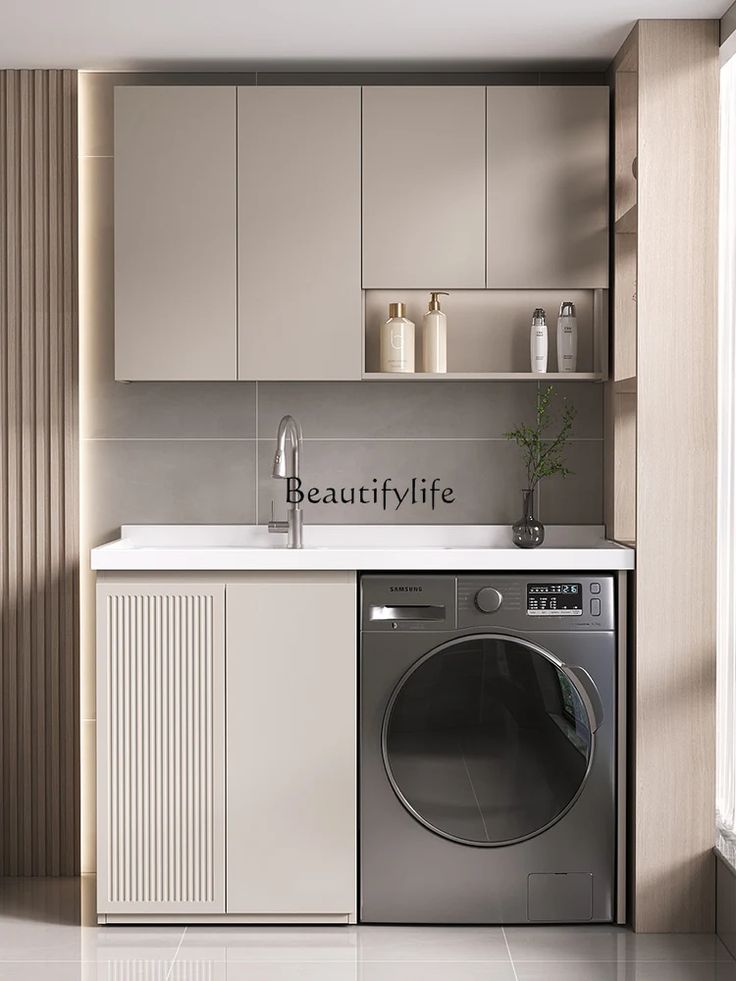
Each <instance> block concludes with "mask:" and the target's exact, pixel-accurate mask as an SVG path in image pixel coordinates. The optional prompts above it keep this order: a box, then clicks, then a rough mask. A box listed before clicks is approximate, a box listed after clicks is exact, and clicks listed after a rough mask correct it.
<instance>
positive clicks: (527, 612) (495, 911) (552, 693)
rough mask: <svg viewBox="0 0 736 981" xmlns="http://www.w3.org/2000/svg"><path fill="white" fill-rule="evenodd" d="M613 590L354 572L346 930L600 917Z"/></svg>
mask: <svg viewBox="0 0 736 981" xmlns="http://www.w3.org/2000/svg"><path fill="white" fill-rule="evenodd" d="M614 586H615V582H614V578H613V576H612V575H605V574H601V575H591V574H590V573H586V574H584V575H575V574H567V573H566V574H564V575H557V574H540V575H529V574H517V575H494V574H488V575H479V574H467V575H465V574H457V575H451V574H433V575H405V574H396V575H389V574H386V575H378V574H376V575H364V576H362V577H361V643H360V662H361V663H360V892H361V898H360V910H361V912H360V915H361V920H362V922H364V923H448V924H451V923H455V924H473V923H475V924H478V923H486V924H492V923H532V922H546V923H582V922H600V923H605V922H610V921H612V920H613V918H614V902H615V898H616V897H615V886H616V871H615V870H616V831H617V820H616V747H617V714H616V681H617V645H616V615H615V613H616V611H615V588H614Z"/></svg>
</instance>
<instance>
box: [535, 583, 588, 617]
mask: <svg viewBox="0 0 736 981" xmlns="http://www.w3.org/2000/svg"><path fill="white" fill-rule="evenodd" d="M526 612H527V614H528V615H529V616H530V617H581V616H582V615H583V586H582V583H579V582H550V583H539V582H530V583H527V587H526Z"/></svg>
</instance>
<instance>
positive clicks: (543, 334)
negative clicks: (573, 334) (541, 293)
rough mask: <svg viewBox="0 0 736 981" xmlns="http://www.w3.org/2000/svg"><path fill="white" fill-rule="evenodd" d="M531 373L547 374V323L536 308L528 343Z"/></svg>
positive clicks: (539, 309)
mask: <svg viewBox="0 0 736 981" xmlns="http://www.w3.org/2000/svg"><path fill="white" fill-rule="evenodd" d="M530 353H531V362H532V371H533V372H534V373H535V374H538V375H544V374H546V373H547V321H546V320H545V312H544V310H543V309H542V308H541V307H537V309H536V310H535V311H534V316H533V317H532V333H531V343H530Z"/></svg>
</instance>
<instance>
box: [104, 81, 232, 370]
mask: <svg viewBox="0 0 736 981" xmlns="http://www.w3.org/2000/svg"><path fill="white" fill-rule="evenodd" d="M234 120H235V89H234V88H231V87H221V86H220V87H204V86H201V87H200V86H196V87H194V86H191V87H190V86H177V87H168V86H151V87H149V86H139V87H126V88H118V89H116V91H115V377H116V378H117V379H122V380H156V379H163V380H174V381H175V380H187V379H195V380H209V379H212V380H220V379H225V380H226V379H235V377H236V361H237V358H236V346H237V328H236V308H237V304H236V241H235V236H236V214H235V212H236V183H235V125H234Z"/></svg>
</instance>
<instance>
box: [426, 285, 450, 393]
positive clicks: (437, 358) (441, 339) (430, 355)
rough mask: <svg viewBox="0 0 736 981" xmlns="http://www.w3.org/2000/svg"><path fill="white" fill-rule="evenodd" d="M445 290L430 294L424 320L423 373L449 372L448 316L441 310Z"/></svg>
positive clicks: (447, 294)
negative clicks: (441, 300) (441, 299)
mask: <svg viewBox="0 0 736 981" xmlns="http://www.w3.org/2000/svg"><path fill="white" fill-rule="evenodd" d="M449 295H450V294H449V293H447V292H446V291H445V290H435V291H434V292H433V293H430V294H429V310H428V311H427V312H426V313H425V314H424V317H423V320H422V371H428V372H431V373H433V374H442V373H444V372H446V371H447V316H446V315H445V314H444V313H443V312H442V310H441V309H440V300H439V298H440V297H441V296H449Z"/></svg>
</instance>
